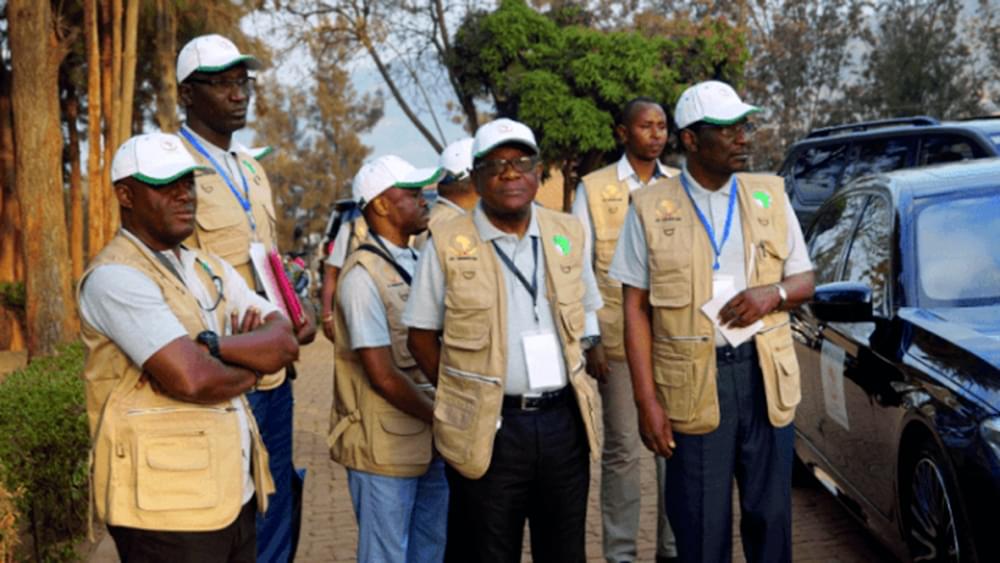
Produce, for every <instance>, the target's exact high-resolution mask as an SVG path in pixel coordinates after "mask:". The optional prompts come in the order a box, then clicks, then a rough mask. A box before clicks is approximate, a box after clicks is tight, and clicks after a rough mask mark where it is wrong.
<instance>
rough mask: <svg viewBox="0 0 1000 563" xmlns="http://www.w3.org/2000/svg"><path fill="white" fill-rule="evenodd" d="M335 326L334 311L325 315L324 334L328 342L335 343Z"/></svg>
mask: <svg viewBox="0 0 1000 563" xmlns="http://www.w3.org/2000/svg"><path fill="white" fill-rule="evenodd" d="M333 325H334V317H333V311H330V312H329V313H324V314H323V334H324V335H325V336H326V338H327V340H329V341H330V342H333V341H334V340H333Z"/></svg>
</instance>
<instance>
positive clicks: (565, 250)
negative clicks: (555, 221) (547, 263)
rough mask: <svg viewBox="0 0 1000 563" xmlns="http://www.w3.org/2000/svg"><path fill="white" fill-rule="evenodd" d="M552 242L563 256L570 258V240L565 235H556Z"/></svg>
mask: <svg viewBox="0 0 1000 563" xmlns="http://www.w3.org/2000/svg"><path fill="white" fill-rule="evenodd" d="M552 242H553V243H555V245H556V248H558V249H559V252H561V253H562V255H563V256H569V239H568V238H566V237H565V236H564V235H556V236H554V237H552Z"/></svg>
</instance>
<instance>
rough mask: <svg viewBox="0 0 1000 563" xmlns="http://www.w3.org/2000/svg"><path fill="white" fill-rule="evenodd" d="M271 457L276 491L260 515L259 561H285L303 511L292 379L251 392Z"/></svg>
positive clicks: (292, 548)
mask: <svg viewBox="0 0 1000 563" xmlns="http://www.w3.org/2000/svg"><path fill="white" fill-rule="evenodd" d="M247 400H248V401H249V403H250V407H251V408H252V409H253V415H254V418H255V419H256V420H257V426H258V427H259V428H260V436H261V439H262V440H263V441H264V446H265V447H266V448H267V453H268V456H269V459H270V462H269V466H270V468H271V477H272V478H273V479H274V486H275V492H274V494H272V495H271V496H270V498H269V499H268V508H267V513H266V514H264V515H258V517H257V561H259V562H261V563H285V562H287V561H292V560H293V559H294V557H295V546H296V544H297V543H298V538H299V524H300V520H301V515H302V503H301V497H302V483H301V477H300V476H299V474H298V473H296V471H295V467H294V466H293V465H292V415H293V411H294V408H295V402H294V400H293V399H292V380H291V378H288V377H286V378H285V381H284V382H283V383H282V384H281V385H280V386H278V387H276V388H274V389H272V390H270V391H255V392H253V393H249V394H248V395H247Z"/></svg>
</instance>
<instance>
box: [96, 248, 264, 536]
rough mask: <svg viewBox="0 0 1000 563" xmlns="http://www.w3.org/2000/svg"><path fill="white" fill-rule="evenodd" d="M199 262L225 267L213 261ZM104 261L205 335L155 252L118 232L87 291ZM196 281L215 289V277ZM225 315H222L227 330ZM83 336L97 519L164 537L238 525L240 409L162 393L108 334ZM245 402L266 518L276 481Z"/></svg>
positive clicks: (193, 332)
mask: <svg viewBox="0 0 1000 563" xmlns="http://www.w3.org/2000/svg"><path fill="white" fill-rule="evenodd" d="M198 256H199V258H201V259H202V260H204V261H205V262H206V263H207V264H209V266H210V267H211V268H212V269H213V271H216V272H218V271H220V270H221V265H220V263H219V262H218V261H217V260H216V259H215V258H213V257H210V256H208V255H206V254H205V253H202V252H199V253H198ZM105 264H122V265H126V266H130V267H132V268H135V269H136V270H138V271H140V272H142V273H143V274H145V275H147V276H148V277H149V278H150V279H151V280H153V282H155V283H156V284H157V285H158V286H159V287H160V289H161V290H162V292H163V297H164V299H165V301H166V303H167V306H169V307H170V310H171V311H172V312H173V313H174V315H176V316H177V319H178V320H179V321H180V322H181V324H182V325H183V326H184V328H185V329H187V332H188V335H190V337H191V338H192V339H194V338H195V336H197V334H198V333H199V332H201V331H203V330H206V326H205V324H204V322H203V321H202V318H201V314H200V309H199V305H198V303H197V302H196V301H195V298H194V297H193V296H192V295H191V294H190V293H189V292H188V290H187V288H186V287H185V286H184V284H183V283H182V282H181V281H180V280H179V279H177V277H176V276H174V275H173V274H172V273H171V272H170V271H169V270H167V269H166V268H165V267H164V266H163V265H162V264H161V263H160V262H159V261H157V259H156V258H155V257H154V256H153V255H152V253H151V252H150V250H149V249H147V248H144V247H142V246H141V245H140V244H138V243H136V242H134V241H132V240H130V239H129V238H126V237H125V236H124V235H122V234H119V235H118V236H116V237H115V238H114V239H112V241H111V242H110V243H108V245H107V246H105V247H104V249H103V250H101V252H100V253H99V254H98V255H97V256H96V257H95V258H94V260H93V261H92V262H91V264H90V266H89V267H88V269H87V271H86V272H85V273H84V275H83V277H82V278H81V281H80V286H79V287H83V283H84V282H85V281H86V279H87V276H88V275H89V274H90V272H92V271H93V270H94V268H97V267H98V266H102V265H105ZM198 275H199V276H200V277H201V278H202V283H204V284H205V285H206V287H212V282H211V280H210V279H209V278H208V275H207V274H205V273H204V272H202V271H200V270H199V271H198ZM78 291H79V289H78ZM224 309H225V308H224V307H219V309H218V311H217V312H216V314H217V315H219V324H220V326H222V324H223V321H224V319H223V315H224V314H225V311H224ZM82 334H83V341H84V343H85V344H86V345H87V348H88V350H89V352H88V355H87V362H86V365H85V367H84V372H83V379H84V382H85V385H86V398H87V417H88V419H89V421H90V436H91V442H92V444H93V446H92V449H91V452H90V458H91V464H92V468H91V474H90V479H91V496H92V497H93V508H95V509H96V510H97V516H98V517H99V518H100V519H101V520H103V521H104V522H106V523H108V524H111V525H115V526H128V527H131V528H141V529H145V530H164V531H210V530H219V529H222V528H224V527H226V526H227V525H229V524H230V523H231V522H233V521H234V520H235V519H236V517H237V516H238V515H239V512H240V509H241V507H242V504H243V490H242V485H243V462H242V454H241V452H240V447H239V444H240V430H239V422H238V417H237V413H236V411H235V410H234V408H233V406H232V403H231V402H229V401H224V402H220V403H217V404H213V405H201V404H195V403H187V402H183V401H178V400H175V399H171V398H170V397H167V396H166V395H162V394H159V393H156V392H154V391H153V389H152V388H151V387H150V385H149V384H148V383H146V384H140V383H139V381H140V376H141V374H142V368H141V367H140V366H136V365H135V364H133V363H132V361H131V360H130V359H129V358H128V356H126V355H125V354H124V353H123V352H122V350H121V349H120V348H119V347H118V346H117V345H116V344H115V343H114V342H113V341H111V340H110V339H109V338H108V337H106V336H104V335H103V334H101V333H99V332H98V331H97V330H95V329H94V328H93V327H92V326H90V325H88V324H87V323H86V322H84V323H83V330H82ZM240 400H242V401H243V404H244V407H245V408H246V411H247V418H248V420H249V424H250V432H251V436H252V440H251V444H252V448H251V449H252V469H253V475H254V485H255V487H256V491H257V509H258V510H259V511H260V512H264V511H265V510H267V495H269V494H270V493H272V492H274V483H273V481H272V480H271V473H270V471H269V470H268V465H267V463H268V459H267V451H266V450H265V449H264V444H263V442H261V439H260V433H259V431H258V430H257V425H256V422H255V421H254V418H253V415H252V414H251V413H250V406H249V405H248V404H247V403H246V399H245V398H241V399H240Z"/></svg>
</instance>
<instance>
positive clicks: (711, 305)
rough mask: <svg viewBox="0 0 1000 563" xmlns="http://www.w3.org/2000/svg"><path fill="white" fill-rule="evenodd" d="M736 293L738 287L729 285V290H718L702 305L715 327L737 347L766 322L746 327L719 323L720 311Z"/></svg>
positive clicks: (703, 310) (702, 309)
mask: <svg viewBox="0 0 1000 563" xmlns="http://www.w3.org/2000/svg"><path fill="white" fill-rule="evenodd" d="M735 295H736V288H734V287H733V286H732V285H730V286H729V290H728V291H722V292H716V293H715V297H713V298H712V300H711V301H709V302H708V303H705V304H704V305H702V306H701V311H702V312H703V313H705V315H706V316H708V319H709V320H710V321H712V324H714V325H715V328H717V329H719V332H721V333H722V336H723V337H725V339H726V341H727V342H729V345H730V346H732V347H734V348H735V347H737V346H739V345H740V344H743V343H744V342H746V341H747V340H749V339H750V337H751V336H753V335H755V334H757V332H758V331H760V329H762V328H764V323H763V322H762V321H759V320H758V321H757V322H755V323H753V324H752V325H750V326H748V327H745V328H730V327H725V326H722V325H720V324H719V311H720V310H722V308H723V307H724V306H725V305H726V303H728V302H729V300H730V299H732V298H733V296H735Z"/></svg>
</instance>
